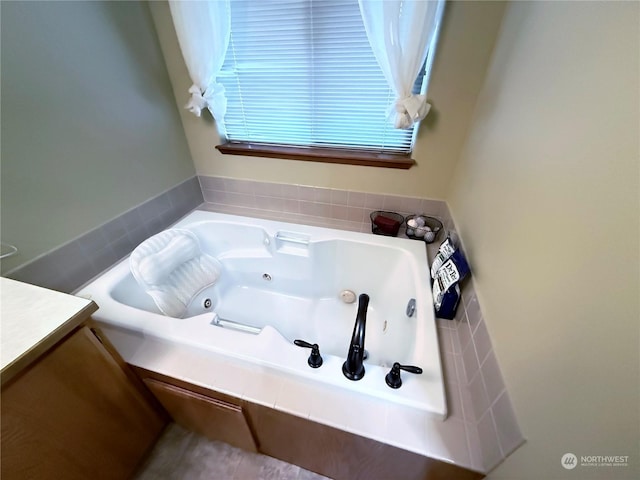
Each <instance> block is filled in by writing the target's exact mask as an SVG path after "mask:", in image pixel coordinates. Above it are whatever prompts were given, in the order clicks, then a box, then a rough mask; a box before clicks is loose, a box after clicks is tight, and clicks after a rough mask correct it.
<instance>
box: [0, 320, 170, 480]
mask: <svg viewBox="0 0 640 480" xmlns="http://www.w3.org/2000/svg"><path fill="white" fill-rule="evenodd" d="M3 373H4V372H3ZM147 395H148V396H147ZM1 412H2V416H1V421H2V427H1V429H2V461H1V474H2V479H3V480H13V479H16V480H17V479H20V480H22V479H35V480H37V479H52V478H64V479H65V480H74V479H78V480H80V479H82V480H86V479H88V478H91V479H127V478H130V477H131V476H132V475H133V473H134V471H135V469H136V468H137V466H138V464H139V463H140V461H141V460H142V459H143V458H144V456H145V454H146V453H147V451H148V450H150V449H151V448H152V447H153V445H154V443H155V441H156V440H157V438H158V437H159V435H160V434H161V432H162V430H163V428H164V426H165V425H166V423H167V420H168V419H167V417H166V414H165V413H164V412H163V411H162V409H161V407H159V406H158V405H157V403H155V400H154V399H153V398H152V397H151V396H150V395H149V393H148V392H145V390H144V387H143V386H142V385H141V384H140V381H139V379H137V378H136V377H135V374H133V372H132V371H131V370H130V369H129V367H128V366H127V365H126V364H125V363H124V362H123V361H122V359H121V358H120V357H119V356H118V355H117V353H115V350H113V347H111V346H110V344H108V342H107V341H106V340H103V339H102V338H100V332H99V331H98V330H97V329H96V328H95V327H90V326H88V325H87V323H81V324H80V325H79V326H77V325H76V327H75V329H73V330H72V331H71V332H70V333H68V334H67V335H66V336H64V337H63V338H62V339H61V340H59V341H57V342H56V343H55V344H54V345H53V346H50V347H49V348H48V349H47V350H45V351H44V352H39V356H38V358H36V359H33V360H32V361H31V362H30V364H29V365H28V366H25V367H24V368H23V369H21V371H19V372H17V373H15V372H14V374H12V378H11V379H10V380H8V381H7V382H5V381H4V379H3V385H2V406H1Z"/></svg>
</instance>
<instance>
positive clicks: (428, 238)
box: [405, 214, 444, 243]
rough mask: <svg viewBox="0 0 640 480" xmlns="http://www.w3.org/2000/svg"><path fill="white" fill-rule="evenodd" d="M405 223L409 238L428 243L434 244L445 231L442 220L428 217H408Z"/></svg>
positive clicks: (420, 215)
mask: <svg viewBox="0 0 640 480" xmlns="http://www.w3.org/2000/svg"><path fill="white" fill-rule="evenodd" d="M405 222H406V223H407V231H406V232H405V233H406V235H407V237H408V238H411V239H413V240H422V241H423V242H426V243H433V242H434V241H435V240H436V238H438V235H439V234H440V232H441V231H442V230H443V229H444V226H443V225H442V222H441V221H440V220H438V219H437V218H434V217H430V216H428V215H422V214H419V215H408V216H407V217H406V218H405Z"/></svg>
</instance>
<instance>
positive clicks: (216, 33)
mask: <svg viewBox="0 0 640 480" xmlns="http://www.w3.org/2000/svg"><path fill="white" fill-rule="evenodd" d="M169 7H170V8H171V16H172V17H173V24H174V26H175V28H176V34H177V35H178V42H179V43H180V49H181V50H182V56H183V57H184V61H185V63H186V65H187V69H188V70H189V75H190V76H191V81H192V82H193V85H192V86H191V88H189V93H190V94H191V98H190V99H189V103H187V105H186V106H185V108H187V109H189V111H191V112H192V113H194V114H195V115H196V116H198V117H199V116H200V114H201V112H202V109H203V108H208V109H209V111H210V112H211V114H212V115H213V117H214V118H215V119H216V121H217V122H219V123H220V124H221V123H222V122H223V120H224V115H225V113H226V111H227V98H226V97H225V94H224V86H223V85H222V84H220V83H217V82H216V77H217V76H218V74H219V73H220V69H221V68H222V64H223V63H224V57H225V55H226V52H227V47H228V46H229V35H230V32H231V12H230V5H229V0H198V1H186V0H177V1H175V0H170V1H169Z"/></svg>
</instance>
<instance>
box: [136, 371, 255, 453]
mask: <svg viewBox="0 0 640 480" xmlns="http://www.w3.org/2000/svg"><path fill="white" fill-rule="evenodd" d="M144 383H145V384H146V385H147V387H149V390H151V392H153V394H154V395H155V396H156V398H157V399H158V400H160V403H162V405H163V406H164V408H165V409H166V410H167V411H168V412H169V414H170V415H171V416H172V417H173V419H174V420H175V422H176V423H177V424H178V425H181V426H183V427H184V428H186V429H188V430H191V431H193V432H196V433H199V434H200V435H202V436H205V437H207V438H209V439H211V440H221V441H223V442H226V443H228V444H230V445H233V446H234V447H239V448H242V449H244V450H248V451H250V452H257V451H258V449H257V447H256V443H255V441H254V439H253V434H252V433H251V430H250V428H249V425H248V424H247V421H246V419H245V416H244V413H243V411H242V407H240V406H239V405H234V404H231V403H227V402H223V401H221V400H218V399H215V398H212V397H209V396H205V395H201V394H199V393H195V392H192V391H189V390H185V389H183V388H180V387H176V386H174V385H170V384H167V383H164V382H160V381H158V380H154V379H152V378H146V379H144Z"/></svg>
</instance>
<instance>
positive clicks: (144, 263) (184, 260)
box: [129, 229, 222, 318]
mask: <svg viewBox="0 0 640 480" xmlns="http://www.w3.org/2000/svg"><path fill="white" fill-rule="evenodd" d="M129 264H130V267H131V273H132V274H133V277H134V278H135V279H136V281H137V282H138V284H139V285H140V286H141V287H142V288H143V289H144V291H145V292H147V293H148V294H149V295H150V296H151V298H153V301H154V302H155V304H156V305H157V306H158V308H159V309H160V311H161V312H162V313H164V314H165V315H167V316H169V317H174V318H181V317H182V316H183V315H184V313H185V311H186V310H187V307H188V306H189V304H190V303H191V301H192V300H193V298H194V297H195V296H196V295H198V293H200V292H201V291H202V290H203V289H205V288H207V287H209V286H211V285H213V284H214V283H215V282H216V281H217V280H218V278H219V277H220V274H221V272H222V264H221V263H220V261H219V260H217V259H216V258H214V257H211V256H209V255H206V254H204V253H203V252H202V250H201V249H200V243H199V242H198V237H196V236H195V235H194V234H193V233H192V232H190V231H188V230H181V229H170V230H165V231H164V232H160V233H158V234H157V235H154V236H153V237H150V238H148V239H147V240H145V241H144V242H142V243H141V244H140V245H138V247H136V249H135V250H134V251H133V253H131V257H130V259H129Z"/></svg>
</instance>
